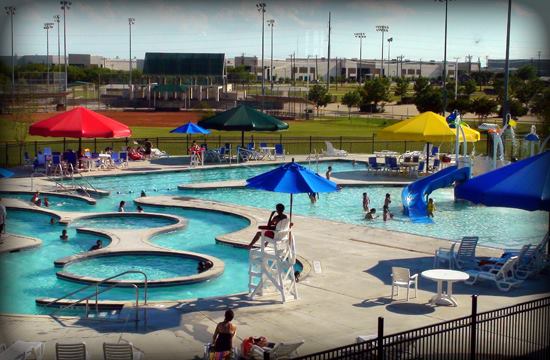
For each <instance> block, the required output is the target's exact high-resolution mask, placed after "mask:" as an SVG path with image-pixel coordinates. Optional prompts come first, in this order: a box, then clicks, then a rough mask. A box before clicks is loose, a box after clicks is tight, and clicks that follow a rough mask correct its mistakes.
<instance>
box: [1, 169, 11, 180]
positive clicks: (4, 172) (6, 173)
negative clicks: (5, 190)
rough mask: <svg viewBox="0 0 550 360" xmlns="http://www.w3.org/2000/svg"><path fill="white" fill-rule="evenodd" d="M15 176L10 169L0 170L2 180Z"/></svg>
mask: <svg viewBox="0 0 550 360" xmlns="http://www.w3.org/2000/svg"><path fill="white" fill-rule="evenodd" d="M12 176H13V172H12V171H9V170H8V169H4V168H0V178H9V177H12Z"/></svg>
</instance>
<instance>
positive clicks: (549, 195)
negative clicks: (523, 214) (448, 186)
mask: <svg viewBox="0 0 550 360" xmlns="http://www.w3.org/2000/svg"><path fill="white" fill-rule="evenodd" d="M455 196H456V197H457V198H459V199H465V200H469V201H471V202H473V203H476V204H484V205H487V206H500V207H509V208H516V209H523V210H530V211H535V210H545V211H550V151H546V152H544V153H541V154H539V155H535V156H532V157H529V158H527V159H524V160H521V161H518V162H515V163H512V164H510V165H507V166H504V167H501V168H499V169H496V170H493V171H490V172H487V173H485V174H483V175H480V176H477V177H475V178H473V179H471V180H469V181H467V182H465V183H463V184H460V185H458V186H457V187H456V188H455Z"/></svg>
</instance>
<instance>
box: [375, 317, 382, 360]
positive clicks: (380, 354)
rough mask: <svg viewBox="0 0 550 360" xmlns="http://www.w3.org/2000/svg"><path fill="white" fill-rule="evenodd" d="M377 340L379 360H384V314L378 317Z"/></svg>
mask: <svg viewBox="0 0 550 360" xmlns="http://www.w3.org/2000/svg"><path fill="white" fill-rule="evenodd" d="M376 341H377V344H376V348H377V350H378V360H384V318H383V317H382V316H379V317H378V337H377V338H376Z"/></svg>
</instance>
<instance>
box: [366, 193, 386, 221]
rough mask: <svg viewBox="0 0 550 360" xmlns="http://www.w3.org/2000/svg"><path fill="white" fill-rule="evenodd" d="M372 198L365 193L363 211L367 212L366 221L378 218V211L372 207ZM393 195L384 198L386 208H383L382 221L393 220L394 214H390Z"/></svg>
mask: <svg viewBox="0 0 550 360" xmlns="http://www.w3.org/2000/svg"><path fill="white" fill-rule="evenodd" d="M370 203H371V201H370V198H369V196H368V194H367V193H366V192H364V193H363V211H364V212H365V219H367V220H374V219H376V218H377V217H378V216H377V215H376V209H375V208H374V207H373V208H371V207H370ZM390 204H391V195H390V194H389V193H387V194H386V197H385V198H384V206H383V207H382V219H383V220H384V221H388V220H391V219H393V214H392V213H391V212H390Z"/></svg>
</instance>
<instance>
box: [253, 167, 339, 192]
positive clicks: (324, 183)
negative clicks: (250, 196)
mask: <svg viewBox="0 0 550 360" xmlns="http://www.w3.org/2000/svg"><path fill="white" fill-rule="evenodd" d="M246 182H247V185H246V186H247V187H248V188H252V189H259V190H266V191H273V192H281V193H287V194H302V193H319V192H332V191H336V190H338V188H337V186H336V184H335V183H334V182H332V181H330V180H327V179H325V178H323V177H322V176H320V175H318V174H316V173H314V172H313V171H311V170H309V169H307V168H305V167H303V166H302V165H300V164H297V163H295V162H294V161H292V162H291V163H288V164H284V165H282V166H279V167H278V168H276V169H273V170H271V171H268V172H266V173H263V174H260V175H257V176H255V177H253V178H250V179H248V180H246Z"/></svg>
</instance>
